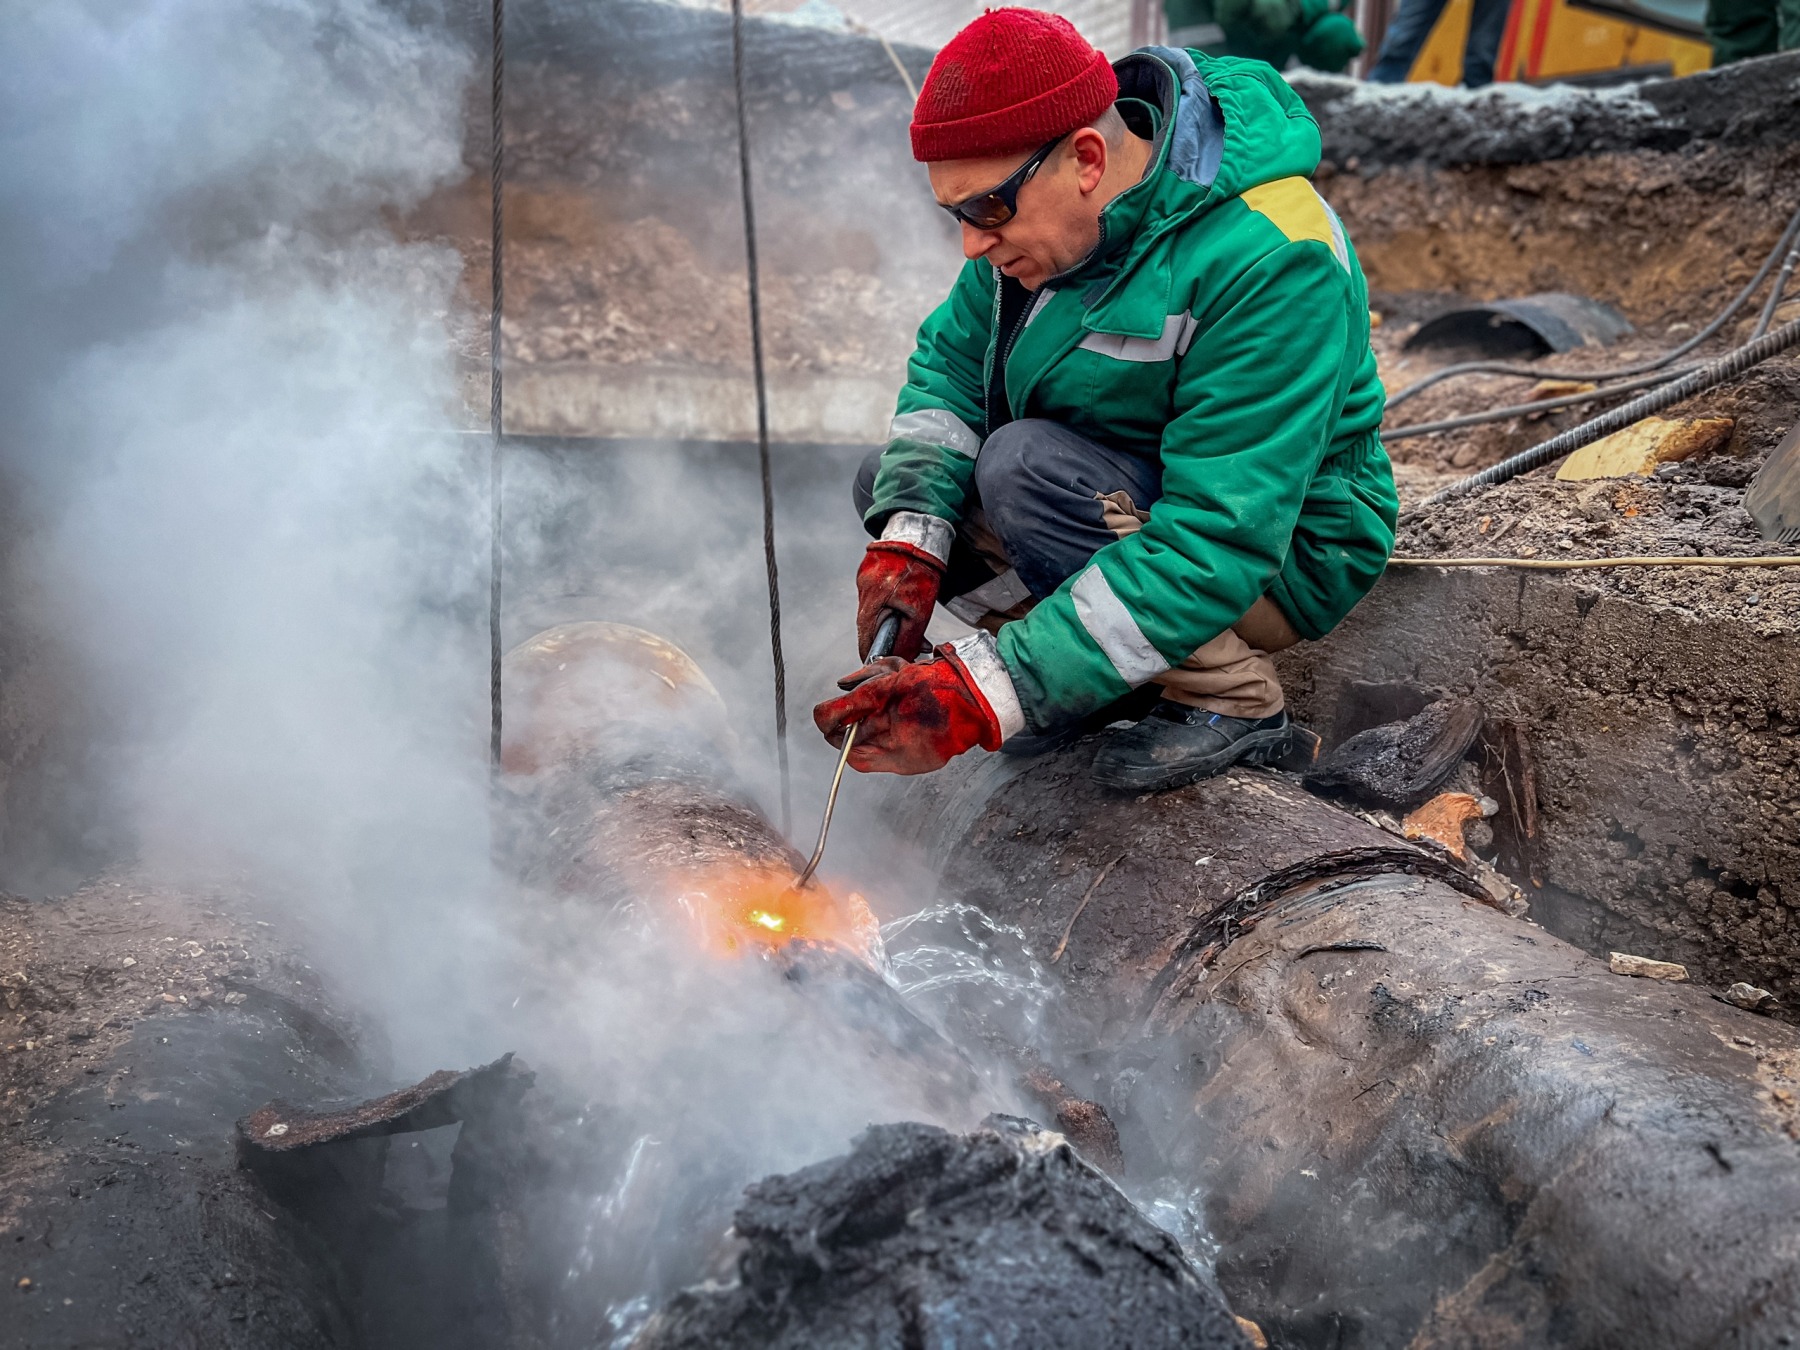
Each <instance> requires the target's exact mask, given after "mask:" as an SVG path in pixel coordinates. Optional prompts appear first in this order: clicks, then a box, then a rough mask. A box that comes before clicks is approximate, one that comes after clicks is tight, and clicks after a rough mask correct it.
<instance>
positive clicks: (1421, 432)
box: [1381, 335, 1760, 444]
mask: <svg viewBox="0 0 1800 1350" xmlns="http://www.w3.org/2000/svg"><path fill="white" fill-rule="evenodd" d="M1759 336H1760V335H1759ZM1698 369H1700V366H1699V364H1698V363H1695V364H1694V365H1691V366H1676V367H1675V369H1673V370H1664V371H1659V372H1657V373H1656V374H1655V375H1640V376H1639V377H1638V378H1637V379H1635V380H1623V381H1621V382H1620V383H1618V384H1608V385H1601V386H1600V387H1598V388H1596V389H1586V390H1583V391H1582V392H1580V393H1578V394H1559V395H1557V396H1556V397H1555V398H1541V399H1538V400H1537V401H1536V402H1534V403H1512V404H1508V405H1507V406H1506V407H1504V408H1487V409H1484V410H1483V411H1481V412H1478V413H1465V414H1463V415H1462V416H1461V417H1446V418H1442V419H1441V420H1439V421H1436V422H1414V423H1412V424H1411V425H1410V426H1404V427H1395V428H1394V429H1393V430H1392V431H1383V432H1382V433H1381V440H1382V443H1383V444H1386V443H1387V442H1389V441H1403V440H1406V439H1407V438H1408V437H1410V436H1430V435H1433V434H1435V433H1437V432H1440V431H1460V430H1461V429H1462V428H1463V427H1477V426H1481V425H1482V424H1483V423H1485V422H1504V421H1506V420H1507V419H1508V418H1511V417H1523V416H1525V415H1526V414H1527V413H1534V412H1550V411H1552V410H1554V409H1556V408H1567V407H1569V406H1570V405H1571V404H1575V403H1597V402H1599V401H1600V400H1602V399H1604V398H1606V397H1607V396H1608V395H1611V394H1629V393H1630V392H1631V391H1632V390H1634V389H1646V388H1649V387H1650V386H1652V385H1658V384H1667V383H1668V382H1669V381H1670V380H1678V379H1680V378H1681V377H1682V376H1683V375H1686V374H1688V373H1689V372H1690V371H1695V370H1698Z"/></svg>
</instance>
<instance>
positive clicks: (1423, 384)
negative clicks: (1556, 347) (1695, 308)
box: [1387, 208, 1800, 409]
mask: <svg viewBox="0 0 1800 1350" xmlns="http://www.w3.org/2000/svg"><path fill="white" fill-rule="evenodd" d="M1797 243H1800V208H1796V210H1795V211H1794V214H1793V215H1792V216H1790V217H1789V218H1788V223H1787V225H1786V227H1785V228H1783V230H1782V231H1781V237H1780V238H1779V239H1777V240H1776V241H1775V247H1774V248H1772V249H1770V250H1769V255H1768V257H1766V258H1764V259H1763V264H1762V266H1761V267H1759V268H1757V269H1756V275H1754V276H1753V277H1751V278H1750V280H1749V281H1747V282H1745V283H1744V287H1743V289H1742V290H1740V291H1739V292H1738V293H1737V295H1736V296H1735V297H1734V298H1733V299H1732V301H1731V303H1730V304H1728V305H1726V306H1725V308H1724V309H1723V310H1721V311H1720V312H1719V313H1718V314H1717V315H1716V316H1714V318H1713V319H1712V321H1711V322H1710V323H1708V324H1707V325H1706V327H1704V328H1702V329H1701V330H1700V331H1699V332H1698V333H1695V334H1694V335H1693V336H1692V337H1690V338H1688V339H1687V341H1685V342H1683V343H1682V344H1681V345H1680V346H1678V347H1674V348H1671V349H1670V350H1669V351H1666V352H1664V353H1663V354H1662V355H1661V356H1657V357H1653V358H1651V359H1650V360H1647V361H1637V362H1634V363H1632V364H1631V365H1627V366H1618V367H1615V368H1613V369H1609V370H1546V369H1543V368H1541V367H1536V366H1519V365H1513V364H1510V363H1508V362H1504V361H1463V362H1459V363H1458V364H1456V365H1453V366H1445V367H1444V368H1443V369H1442V370H1434V371H1432V372H1431V373H1430V374H1429V375H1425V376H1422V377H1421V378H1419V379H1417V380H1414V381H1413V382H1412V383H1411V384H1409V385H1407V386H1406V387H1405V388H1403V389H1400V390H1398V391H1396V392H1395V393H1392V394H1390V395H1388V400H1387V406H1388V407H1389V408H1390V409H1392V408H1394V407H1397V406H1398V405H1399V404H1402V403H1404V402H1406V400H1407V399H1409V398H1411V397H1412V396H1413V395H1414V394H1419V393H1423V392H1424V391H1425V390H1427V389H1429V388H1431V386H1432V385H1434V384H1438V383H1440V382H1441V381H1444V380H1448V379H1453V378H1455V377H1456V376H1459V375H1514V376H1517V377H1519V378H1520V379H1540V380H1541V379H1562V380H1611V379H1618V378H1620V377H1622V376H1629V375H1643V374H1646V373H1648V372H1650V371H1653V370H1661V369H1662V368H1663V367H1664V366H1668V365H1672V364H1674V363H1675V362H1676V361H1678V360H1680V359H1681V358H1682V357H1684V356H1686V355H1687V354H1688V353H1689V352H1691V351H1693V350H1694V348H1696V347H1698V346H1699V345H1700V344H1701V343H1702V342H1705V341H1706V340H1707V339H1708V338H1710V337H1712V336H1713V334H1715V333H1717V332H1718V331H1719V330H1720V329H1721V328H1723V327H1724V326H1725V325H1726V324H1727V323H1729V322H1730V321H1731V319H1732V317H1733V316H1734V315H1736V314H1737V312H1738V311H1739V310H1740V309H1742V308H1743V307H1744V306H1745V305H1746V304H1748V303H1749V301H1750V297H1751V296H1753V295H1755V294H1756V292H1757V291H1758V290H1759V289H1761V287H1762V284H1763V282H1764V281H1766V280H1767V279H1768V276H1769V273H1770V272H1771V271H1773V270H1774V268H1775V264H1776V263H1777V262H1778V261H1779V260H1780V259H1781V258H1782V256H1783V254H1785V253H1787V252H1788V251H1789V250H1790V249H1792V248H1793V247H1794V246H1795V245H1796V244H1797ZM1767 313H1768V314H1769V315H1771V316H1772V315H1773V313H1774V309H1773V306H1770V307H1769V308H1768V310H1767ZM1753 336H1757V337H1760V336H1761V332H1760V331H1759V332H1758V333H1756V334H1754V335H1753Z"/></svg>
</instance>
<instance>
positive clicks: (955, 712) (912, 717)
mask: <svg viewBox="0 0 1800 1350" xmlns="http://www.w3.org/2000/svg"><path fill="white" fill-rule="evenodd" d="M839 683H840V684H843V685H845V686H849V685H852V684H854V685H855V686H856V687H855V688H854V689H852V690H851V691H850V692H849V693H848V694H845V695H844V696H843V697H841V698H829V699H826V700H825V702H823V703H821V704H820V705H819V706H818V707H816V708H814V709H813V723H814V725H816V726H817V727H818V728H819V730H820V731H822V732H824V733H825V739H826V740H828V741H830V742H831V743H832V744H833V745H842V744H843V743H844V733H845V732H846V731H848V730H849V727H850V724H851V723H853V722H860V723H861V724H862V725H861V727H860V729H859V730H858V731H857V733H856V744H855V745H853V746H851V747H850V767H851V768H853V769H855V770H857V771H858V772H859V773H930V772H931V771H932V770H933V769H941V768H943V767H944V765H946V764H948V763H949V762H950V761H951V760H952V759H954V758H955V757H956V756H957V755H960V754H961V753H962V752H963V751H965V750H968V749H971V748H973V747H974V746H977V745H979V746H980V747H981V748H982V749H983V750H998V749H999V748H1000V740H1001V733H1000V719H999V718H998V717H996V716H995V715H994V710H993V709H992V708H991V707H989V706H988V701H987V699H986V698H984V697H983V696H982V693H981V689H980V688H979V686H977V685H976V683H975V679H974V677H973V676H971V675H970V674H969V668H968V667H967V666H965V665H964V664H963V662H962V658H961V657H959V656H958V655H957V654H956V653H955V652H954V651H953V650H952V649H951V648H950V646H949V645H948V644H945V645H944V646H942V647H939V648H938V649H937V651H936V652H933V653H929V654H927V655H926V656H925V657H924V658H922V659H921V660H918V661H914V662H912V663H911V664H908V663H907V662H905V661H901V660H899V659H898V658H895V657H885V658H883V659H882V660H879V661H874V662H871V663H870V664H868V665H866V666H864V667H863V668H862V669H861V670H858V671H856V672H855V673H853V674H850V675H846V676H845V677H844V678H843V679H842V680H840V681H839Z"/></svg>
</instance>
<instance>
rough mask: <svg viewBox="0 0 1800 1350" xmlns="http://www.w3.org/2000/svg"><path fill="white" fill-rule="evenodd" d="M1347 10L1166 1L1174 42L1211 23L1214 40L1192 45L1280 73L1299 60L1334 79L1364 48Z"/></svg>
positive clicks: (1293, 1)
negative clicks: (1247, 59)
mask: <svg viewBox="0 0 1800 1350" xmlns="http://www.w3.org/2000/svg"><path fill="white" fill-rule="evenodd" d="M1344 8H1345V5H1344V2H1343V0H1163V16H1164V17H1165V18H1166V19H1167V20H1168V23H1169V34H1170V40H1171V41H1175V42H1182V41H1186V38H1185V34H1187V33H1204V32H1205V31H1206V30H1207V28H1208V26H1209V25H1212V26H1216V27H1217V29H1218V31H1217V33H1215V34H1213V35H1212V36H1213V37H1214V39H1216V41H1214V42H1211V43H1203V42H1202V41H1201V40H1199V39H1196V40H1194V41H1193V42H1192V43H1191V45H1193V46H1195V47H1202V48H1203V49H1204V50H1205V51H1207V52H1209V53H1214V54H1217V55H1221V56H1248V57H1250V58H1252V59H1253V60H1257V61H1267V62H1268V63H1269V64H1270V65H1272V66H1274V67H1275V69H1277V70H1281V69H1282V68H1284V67H1285V66H1286V65H1287V63H1288V61H1289V59H1290V58H1293V57H1298V58H1299V60H1300V64H1301V65H1303V66H1311V67H1312V68H1313V69H1314V70H1323V71H1326V72H1328V73H1330V74H1332V75H1341V74H1343V72H1344V69H1345V68H1346V67H1347V66H1348V65H1349V64H1350V62H1351V61H1352V60H1353V59H1355V58H1356V57H1357V56H1358V55H1360V54H1361V52H1362V49H1363V47H1364V45H1365V44H1364V43H1363V38H1362V34H1361V33H1359V32H1357V31H1356V22H1355V20H1353V19H1352V18H1351V17H1350V16H1349V15H1348V14H1346V13H1344V12H1343V11H1344Z"/></svg>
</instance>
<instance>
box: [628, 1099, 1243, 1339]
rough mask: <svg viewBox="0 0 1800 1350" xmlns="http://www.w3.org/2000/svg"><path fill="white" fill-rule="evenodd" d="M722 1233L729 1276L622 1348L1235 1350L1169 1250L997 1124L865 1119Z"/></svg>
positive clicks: (1053, 1150) (1085, 1176) (1212, 1297)
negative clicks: (843, 1144) (730, 1238)
mask: <svg viewBox="0 0 1800 1350" xmlns="http://www.w3.org/2000/svg"><path fill="white" fill-rule="evenodd" d="M736 1230H737V1232H738V1234H739V1235H740V1236H741V1237H742V1238H744V1239H745V1240H746V1242H747V1243H748V1246H747V1247H746V1249H745V1250H744V1252H743V1254H742V1256H741V1257H740V1258H739V1262H738V1272H739V1274H738V1281H737V1283H736V1284H735V1285H733V1286H731V1287H729V1288H725V1289H698V1290H690V1291H688V1292H686V1293H683V1294H681V1295H679V1296H677V1297H676V1298H675V1299H674V1300H672V1301H671V1302H670V1303H669V1304H668V1305H667V1306H666V1307H665V1308H664V1309H663V1311H662V1312H661V1313H659V1314H658V1315H657V1316H656V1318H654V1319H653V1320H652V1322H651V1323H650V1324H649V1326H647V1327H646V1328H645V1330H644V1331H643V1333H642V1334H641V1335H640V1336H639V1337H638V1339H637V1340H636V1341H635V1342H634V1346H635V1347H636V1350H750V1348H751V1347H756V1350H778V1348H779V1350H786V1348H788V1347H791V1348H792V1350H801V1347H809V1348H810V1347H813V1346H821V1345H829V1346H837V1347H857V1346H866V1347H875V1346H883V1347H887V1346H896V1347H898V1346H908V1347H911V1346H917V1347H950V1346H963V1345H971V1346H973V1345H979V1346H988V1347H993V1348H994V1350H1004V1348H1005V1347H1018V1348H1019V1350H1026V1348H1027V1347H1029V1350H1062V1348H1063V1347H1066V1348H1067V1350H1092V1347H1096V1346H1125V1345H1129V1346H1133V1347H1141V1348H1142V1350H1152V1348H1153V1347H1163V1346H1168V1347H1177V1346H1180V1347H1190V1346H1191V1347H1196V1348H1198V1347H1218V1350H1227V1348H1231V1350H1236V1348H1237V1347H1242V1346H1245V1345H1246V1344H1247V1342H1246V1341H1245V1339H1244V1337H1243V1334H1242V1333H1241V1332H1240V1331H1239V1330H1238V1329H1237V1326H1236V1323H1235V1322H1234V1321H1233V1319H1232V1316H1231V1314H1230V1313H1229V1312H1228V1311H1227V1310H1226V1308H1225V1304H1224V1300H1223V1299H1222V1298H1220V1296H1219V1295H1218V1294H1217V1292H1216V1291H1214V1290H1213V1289H1212V1288H1210V1287H1209V1286H1208V1285H1207V1284H1206V1282H1205V1281H1203V1280H1202V1279H1201V1277H1200V1275H1199V1274H1198V1272H1197V1271H1196V1270H1195V1269H1194V1267H1193V1266H1192V1265H1191V1264H1190V1263H1189V1261H1188V1259H1187V1258H1186V1256H1184V1255H1183V1253H1182V1251H1181V1247H1180V1245H1179V1244H1178V1243H1177V1242H1176V1241H1175V1239H1173V1238H1172V1237H1170V1236H1169V1235H1168V1234H1167V1233H1165V1232H1163V1231H1162V1230H1161V1229H1159V1228H1156V1227H1154V1226H1153V1225H1152V1224H1151V1223H1150V1222H1149V1221H1148V1220H1146V1219H1145V1218H1144V1217H1143V1216H1142V1215H1141V1214H1139V1213H1138V1212H1137V1211H1136V1210H1135V1209H1134V1208H1132V1206H1131V1204H1130V1202H1129V1201H1127V1200H1126V1199H1125V1197H1124V1196H1122V1195H1121V1194H1119V1192H1118V1191H1117V1190H1116V1189H1115V1188H1114V1187H1113V1185H1112V1184H1111V1183H1110V1182H1109V1181H1107V1180H1106V1178H1105V1177H1103V1176H1101V1175H1100V1174H1099V1173H1098V1172H1096V1171H1095V1170H1094V1169H1093V1168H1091V1167H1089V1166H1088V1165H1087V1164H1086V1163H1084V1162H1083V1161H1082V1160H1081V1159H1080V1158H1079V1157H1078V1156H1077V1155H1076V1154H1075V1152H1074V1151H1073V1150H1072V1149H1070V1147H1069V1146H1068V1144H1067V1143H1066V1142H1064V1140H1063V1139H1062V1137H1061V1136H1060V1135H1055V1134H1046V1133H1044V1132H1042V1131H1040V1130H1039V1129H1038V1128H1037V1127H1036V1126H1034V1125H1032V1124H1030V1123H1029V1122H1027V1121H1021V1120H1016V1119H1014V1118H1011V1117H994V1116H990V1117H989V1118H988V1119H987V1121H985V1122H983V1128H982V1129H979V1130H977V1131H975V1132H974V1133H972V1134H968V1135H963V1136H958V1135H953V1134H950V1133H948V1132H947V1131H944V1130H940V1129H937V1128H935V1127H933V1126H929V1125H880V1126H876V1127H875V1128H873V1129H871V1130H869V1131H868V1132H867V1133H865V1134H864V1135H863V1136H862V1137H861V1138H859V1139H858V1140H857V1142H856V1146H855V1148H854V1149H853V1150H852V1152H850V1153H849V1154H848V1155H847V1156H845V1157H842V1158H837V1159H833V1160H832V1161H830V1162H825V1163H819V1164H817V1165H815V1166H813V1167H808V1168H805V1169H803V1170H802V1171H799V1172H796V1173H793V1174H792V1175H789V1176H784V1177H771V1178H769V1179H768V1180H766V1181H762V1182H758V1183H757V1184H756V1185H754V1186H752V1187H750V1188H749V1190H748V1191H747V1192H746V1193H745V1203H744V1205H743V1207H742V1208H741V1209H739V1210H738V1212H737V1221H736Z"/></svg>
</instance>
